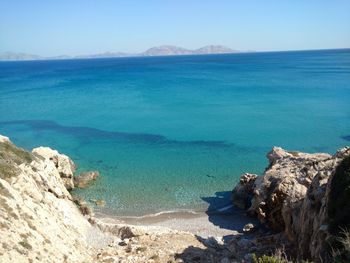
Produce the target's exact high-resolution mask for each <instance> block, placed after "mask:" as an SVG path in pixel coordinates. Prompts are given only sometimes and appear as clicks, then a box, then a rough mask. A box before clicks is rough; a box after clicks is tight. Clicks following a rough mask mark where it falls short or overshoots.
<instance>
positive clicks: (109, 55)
mask: <svg viewBox="0 0 350 263" xmlns="http://www.w3.org/2000/svg"><path fill="white" fill-rule="evenodd" d="M130 55H131V54H128V53H123V52H104V53H99V54H92V55H82V56H75V57H74V58H116V57H128V56H130Z"/></svg>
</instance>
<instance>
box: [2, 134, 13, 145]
mask: <svg viewBox="0 0 350 263" xmlns="http://www.w3.org/2000/svg"><path fill="white" fill-rule="evenodd" d="M0 142H5V143H10V142H11V141H10V138H9V137H6V136H3V135H1V134H0Z"/></svg>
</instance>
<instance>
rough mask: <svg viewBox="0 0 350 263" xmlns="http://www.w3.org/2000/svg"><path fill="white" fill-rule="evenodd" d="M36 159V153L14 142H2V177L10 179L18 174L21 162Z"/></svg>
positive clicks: (0, 149)
mask: <svg viewBox="0 0 350 263" xmlns="http://www.w3.org/2000/svg"><path fill="white" fill-rule="evenodd" d="M34 159H35V157H34V155H32V154H31V153H29V152H27V151H25V150H23V149H21V148H18V147H16V146H15V145H13V144H12V143H8V142H0V177H1V178H3V179H8V178H11V177H14V176H16V175H17V174H18V173H19V171H20V170H19V168H18V167H17V166H18V165H19V164H22V163H30V162H31V161H33V160H34Z"/></svg>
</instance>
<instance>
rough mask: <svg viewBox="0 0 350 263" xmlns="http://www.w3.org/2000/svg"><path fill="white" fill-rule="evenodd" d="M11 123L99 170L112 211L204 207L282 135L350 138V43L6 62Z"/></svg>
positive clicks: (293, 142)
mask: <svg viewBox="0 0 350 263" xmlns="http://www.w3.org/2000/svg"><path fill="white" fill-rule="evenodd" d="M0 133H2V134H5V135H8V136H10V137H11V139H12V140H13V141H14V142H15V143H17V144H19V145H20V146H22V147H25V148H28V149H29V148H32V147H36V146H39V145H47V146H50V147H53V148H56V149H58V150H59V151H60V152H64V153H66V154H68V155H70V156H71V157H72V158H73V159H74V161H75V162H76V163H77V164H78V165H79V170H81V171H83V170H91V169H97V170H99V171H100V172H101V174H102V176H101V177H100V178H99V180H98V181H97V182H96V184H95V185H93V186H92V187H91V188H89V189H85V190H78V191H77V192H78V194H80V195H82V196H83V197H85V198H87V199H90V198H93V199H99V198H102V199H105V200H106V203H107V205H106V207H105V208H104V209H102V212H105V213H111V214H115V213H117V214H119V215H120V214H125V215H135V214H136V215H141V214H146V213H155V212H159V211H164V210H175V209H197V210H204V209H206V208H207V207H208V205H210V206H211V207H212V205H213V204H208V203H209V202H208V200H212V199H210V197H212V196H214V193H215V192H221V191H228V190H231V189H232V188H233V186H234V184H235V183H236V182H237V180H238V178H239V175H240V174H242V173H243V172H246V171H249V172H257V173H259V172H262V171H263V169H264V167H265V166H266V164H267V161H266V158H265V154H266V152H267V151H268V150H269V149H270V148H271V147H272V146H274V145H278V146H282V147H285V148H287V149H291V150H302V151H310V152H318V151H323V152H330V153H333V152H334V151H335V150H336V149H337V148H339V147H342V146H345V145H349V144H350V139H349V138H350V50H328V51H304V52H276V53H246V54H232V55H208V56H183V57H181V56H179V57H145V58H116V59H94V60H62V61H31V62H29V61H28V62H0ZM208 197H209V198H208ZM219 199H220V197H217V198H216V199H215V198H214V200H216V201H217V200H219ZM216 201H215V202H216ZM216 203H217V205H218V206H223V205H224V204H223V203H222V202H220V200H219V202H216Z"/></svg>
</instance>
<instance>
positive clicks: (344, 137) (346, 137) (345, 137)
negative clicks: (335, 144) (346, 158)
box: [340, 135, 350, 142]
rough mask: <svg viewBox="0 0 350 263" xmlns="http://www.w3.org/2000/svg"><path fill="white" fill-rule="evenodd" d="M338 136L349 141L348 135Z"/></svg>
mask: <svg viewBox="0 0 350 263" xmlns="http://www.w3.org/2000/svg"><path fill="white" fill-rule="evenodd" d="M340 138H342V139H343V140H345V141H348V142H350V135H345V136H341V137H340Z"/></svg>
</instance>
